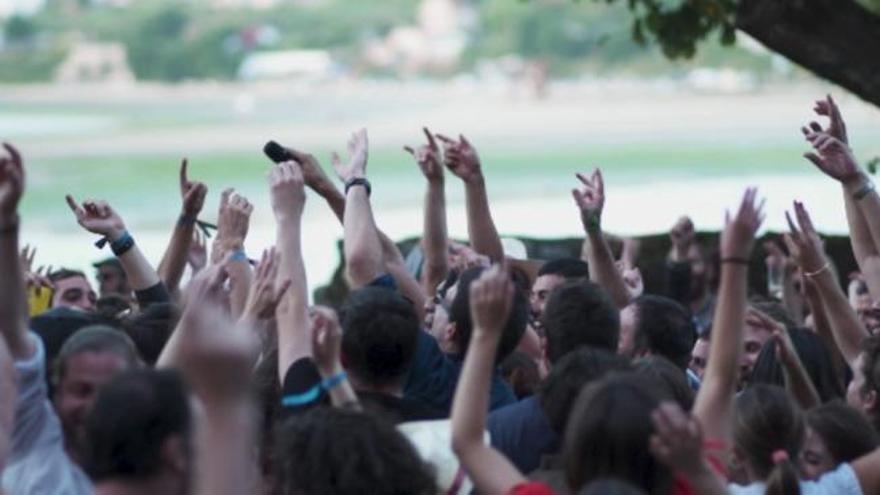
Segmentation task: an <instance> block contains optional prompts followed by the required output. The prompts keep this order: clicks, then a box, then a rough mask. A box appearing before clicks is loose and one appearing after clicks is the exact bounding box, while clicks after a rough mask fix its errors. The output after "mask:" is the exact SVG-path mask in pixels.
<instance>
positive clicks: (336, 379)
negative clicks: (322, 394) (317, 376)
mask: <svg viewBox="0 0 880 495" xmlns="http://www.w3.org/2000/svg"><path fill="white" fill-rule="evenodd" d="M346 379H348V373H346V372H344V371H340V372H339V373H337V374H335V375H333V376H331V377H330V378H325V379H323V380H321V388H323V389H324V390H327V391H329V390H330V389H332V388H333V387H337V386H339V385H340V384H341V383H342V382H344V381H345V380H346Z"/></svg>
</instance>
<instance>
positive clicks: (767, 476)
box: [733, 385, 805, 494]
mask: <svg viewBox="0 0 880 495" xmlns="http://www.w3.org/2000/svg"><path fill="white" fill-rule="evenodd" d="M804 431H805V428H804V417H803V413H802V412H801V410H800V408H799V407H798V406H797V404H795V403H794V401H793V400H791V398H790V397H789V395H788V393H787V392H786V391H785V390H784V389H782V388H780V387H776V386H773V385H755V386H753V387H750V388H748V389H746V390H745V391H744V392H743V393H742V394H740V395H739V397H738V398H737V400H736V413H735V414H734V424H733V442H734V446H735V448H736V449H737V452H739V455H741V456H742V457H743V459H744V461H745V462H748V463H749V465H750V466H751V468H752V471H753V472H754V473H755V476H757V477H758V479H761V480H766V482H767V493H769V494H790V493H794V494H797V493H800V488H799V482H798V473H797V471H796V469H795V464H794V461H795V460H796V459H797V458H798V455H799V454H800V451H801V447H802V446H803V443H804Z"/></svg>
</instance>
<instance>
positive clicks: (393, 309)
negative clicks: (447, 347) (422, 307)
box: [340, 287, 419, 386]
mask: <svg viewBox="0 0 880 495" xmlns="http://www.w3.org/2000/svg"><path fill="white" fill-rule="evenodd" d="M340 323H341V325H342V355H343V356H344V362H345V367H346V369H347V370H348V371H349V372H350V373H351V374H352V375H354V376H356V377H357V379H358V380H359V381H361V382H364V383H366V384H369V385H374V386H384V385H394V384H398V383H401V382H402V381H403V379H404V378H405V376H406V374H407V372H408V371H409V368H410V365H411V364H412V358H413V355H414V354H415V348H416V340H417V338H418V332H419V319H418V317H417V316H416V312H415V310H414V309H413V306H412V303H410V302H409V301H407V300H406V299H404V298H403V296H401V295H400V293H398V292H397V291H394V290H389V289H387V288H382V287H365V288H363V289H358V290H356V291H354V292H352V293H350V294H349V296H348V299H346V302H345V305H344V306H343V307H342V310H341V311H340Z"/></svg>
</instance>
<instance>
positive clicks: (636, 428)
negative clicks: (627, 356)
mask: <svg viewBox="0 0 880 495" xmlns="http://www.w3.org/2000/svg"><path fill="white" fill-rule="evenodd" d="M661 393H662V392H661V387H658V386H657V385H656V384H655V383H654V380H653V379H650V378H647V377H644V376H637V375H635V374H632V373H623V374H614V375H610V376H608V377H606V378H604V379H602V380H600V381H599V382H595V383H593V384H591V385H589V386H587V387H586V388H585V389H584V390H583V391H582V392H581V393H580V395H579V396H578V399H577V402H576V403H575V406H574V409H573V410H572V412H571V415H570V416H569V419H568V426H567V427H566V429H565V445H564V447H563V463H564V466H565V474H566V478H567V479H568V484H569V487H570V488H571V489H572V491H577V490H579V489H581V488H582V487H583V486H584V485H586V484H587V483H590V482H591V481H594V480H597V479H602V478H609V477H610V478H620V479H622V480H625V481H628V482H630V483H632V484H633V485H636V486H638V487H640V488H642V489H644V490H645V491H647V492H649V493H667V492H668V491H669V489H670V487H671V486H672V473H671V472H670V471H669V470H668V469H667V468H666V467H664V466H663V465H661V464H660V463H658V462H657V461H656V460H655V459H654V456H652V455H651V453H650V451H649V449H648V443H649V440H650V438H651V435H652V434H653V433H654V426H653V423H652V421H651V413H652V412H653V411H654V409H656V408H657V406H659V405H660V402H661V400H665V399H668V397H664V396H662V395H661Z"/></svg>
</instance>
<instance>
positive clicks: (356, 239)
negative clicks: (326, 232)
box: [343, 186, 384, 288]
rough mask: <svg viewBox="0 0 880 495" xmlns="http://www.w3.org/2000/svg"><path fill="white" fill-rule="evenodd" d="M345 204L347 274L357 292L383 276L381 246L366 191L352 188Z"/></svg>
mask: <svg viewBox="0 0 880 495" xmlns="http://www.w3.org/2000/svg"><path fill="white" fill-rule="evenodd" d="M345 201H346V205H345V215H344V221H343V227H344V230H345V241H344V252H345V265H346V273H347V274H348V277H349V280H350V282H351V284H352V286H353V287H355V288H358V287H363V286H365V285H367V284H369V283H370V282H372V281H373V280H375V279H376V277H378V276H379V275H380V274H381V273H382V269H383V267H384V263H383V257H382V245H381V243H380V242H379V235H378V232H377V230H376V223H375V221H374V219H373V210H372V208H371V207H370V200H369V198H368V196H367V190H366V188H365V187H363V186H355V187H352V188H351V189H350V190H349V191H348V195H347V196H346V200H345Z"/></svg>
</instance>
